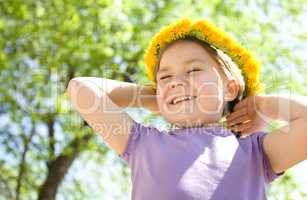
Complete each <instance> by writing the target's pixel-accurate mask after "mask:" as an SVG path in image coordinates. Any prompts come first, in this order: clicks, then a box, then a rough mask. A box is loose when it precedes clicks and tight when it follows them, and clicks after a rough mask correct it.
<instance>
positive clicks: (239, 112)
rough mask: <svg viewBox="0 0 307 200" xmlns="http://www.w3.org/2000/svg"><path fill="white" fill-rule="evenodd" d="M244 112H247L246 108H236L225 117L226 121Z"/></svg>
mask: <svg viewBox="0 0 307 200" xmlns="http://www.w3.org/2000/svg"><path fill="white" fill-rule="evenodd" d="M245 114H247V108H242V109H240V110H237V111H234V112H232V113H230V114H229V115H228V116H227V117H226V119H227V121H231V120H233V119H236V118H238V117H240V116H242V115H245Z"/></svg>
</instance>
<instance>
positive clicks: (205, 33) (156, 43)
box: [144, 17, 264, 96]
mask: <svg viewBox="0 0 307 200" xmlns="http://www.w3.org/2000/svg"><path fill="white" fill-rule="evenodd" d="M185 36H193V37H196V38H198V39H200V40H201V41H204V42H206V43H209V44H210V45H212V46H214V47H216V48H218V49H220V50H222V51H223V52H224V53H226V54H228V56H230V58H231V59H232V60H233V61H234V62H235V63H236V64H237V65H238V67H239V68H240V69H241V71H242V75H243V76H244V80H245V82H246V90H247V93H246V96H247V95H249V94H253V93H256V92H258V91H261V90H263V88H264V86H263V85H262V84H261V83H260V81H259V75H260V69H261V67H260V66H261V64H260V62H259V61H258V60H256V59H255V58H254V56H253V54H252V53H251V52H249V51H248V50H246V49H244V48H243V47H242V46H241V45H240V44H239V43H237V42H235V40H234V39H233V38H232V37H231V36H229V35H228V34H226V33H225V32H224V31H222V30H221V29H219V28H218V27H216V26H215V25H214V24H212V23H210V22H209V21H208V20H205V19H199V20H196V21H194V22H193V21H192V20H190V19H189V18H188V17H184V18H181V19H178V20H177V21H175V22H174V23H171V24H169V25H167V26H165V27H162V28H161V29H160V31H159V32H158V33H157V34H156V35H154V37H153V38H152V40H151V41H150V43H149V46H148V48H147V49H146V50H145V55H144V61H145V64H146V67H147V75H148V77H149V79H150V81H151V84H152V86H153V88H154V89H156V83H155V81H154V80H153V79H154V74H153V73H154V67H155V66H156V64H157V62H158V60H157V59H158V58H157V56H158V54H159V53H160V51H161V49H163V48H164V47H165V46H166V45H168V44H170V43H171V42H173V41H176V40H178V39H180V38H183V37H185Z"/></svg>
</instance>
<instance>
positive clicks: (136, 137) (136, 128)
mask: <svg viewBox="0 0 307 200" xmlns="http://www.w3.org/2000/svg"><path fill="white" fill-rule="evenodd" d="M150 129H151V128H150V127H146V126H144V125H142V124H141V123H138V122H136V121H134V120H133V124H132V127H131V129H130V133H129V138H128V142H127V145H126V147H125V149H124V152H123V153H122V154H118V156H119V157H120V158H122V159H123V160H125V161H126V162H127V163H128V165H130V166H131V162H132V161H131V159H132V157H133V156H134V155H135V153H136V149H137V146H139V143H140V142H141V141H142V139H143V137H144V135H145V134H146V133H147V132H148V131H149V130H150Z"/></svg>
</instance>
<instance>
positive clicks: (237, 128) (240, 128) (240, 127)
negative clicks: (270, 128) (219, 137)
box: [230, 122, 252, 135]
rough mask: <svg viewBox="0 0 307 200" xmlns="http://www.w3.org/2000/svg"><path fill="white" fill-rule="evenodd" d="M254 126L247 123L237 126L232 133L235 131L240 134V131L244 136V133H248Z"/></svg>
mask: <svg viewBox="0 0 307 200" xmlns="http://www.w3.org/2000/svg"><path fill="white" fill-rule="evenodd" d="M251 125H252V123H251V122H246V123H242V124H240V125H236V126H234V127H232V128H230V129H231V130H232V131H235V132H238V131H240V132H241V134H242V135H243V134H244V131H246V130H247V129H248V128H250V127H251Z"/></svg>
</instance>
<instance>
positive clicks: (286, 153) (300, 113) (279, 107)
mask: <svg viewBox="0 0 307 200" xmlns="http://www.w3.org/2000/svg"><path fill="white" fill-rule="evenodd" d="M261 98H262V100H261V101H260V102H261V103H260V112H261V113H263V114H265V115H266V116H268V117H270V118H272V119H278V120H285V121H287V122H288V125H286V126H284V127H282V128H280V129H279V130H276V131H274V132H272V133H270V134H267V135H266V136H265V137H264V140H263V148H264V152H265V153H266V155H267V156H268V158H269V160H270V164H271V166H272V169H273V170H274V172H276V173H279V172H282V171H284V170H287V169H289V168H290V167H292V166H293V165H295V164H297V163H299V162H301V161H303V160H305V159H307V97H305V96H291V98H289V97H285V96H274V95H267V96H263V97H261Z"/></svg>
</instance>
